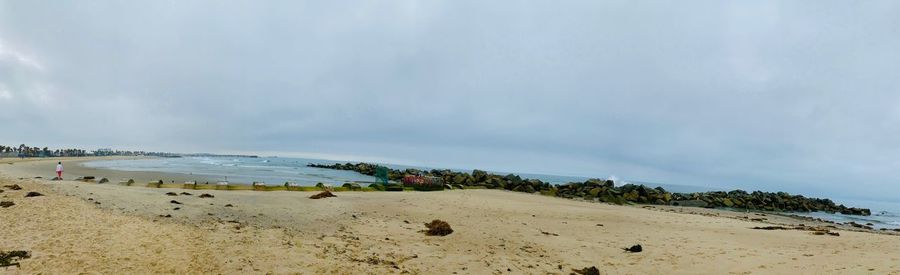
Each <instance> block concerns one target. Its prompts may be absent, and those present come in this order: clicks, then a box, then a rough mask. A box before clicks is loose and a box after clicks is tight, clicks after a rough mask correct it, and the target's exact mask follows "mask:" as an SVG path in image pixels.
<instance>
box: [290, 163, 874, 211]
mask: <svg viewBox="0 0 900 275" xmlns="http://www.w3.org/2000/svg"><path fill="white" fill-rule="evenodd" d="M307 166H309V167H316V168H324V169H335V170H347V171H356V172H358V173H361V174H364V175H369V176H373V175H375V167H376V166H375V165H372V164H368V163H356V164H353V163H345V164H341V163H337V164H330V165H325V164H309V165H307ZM405 176H429V177H438V178H441V179H443V182H444V183H445V188H446V187H451V188H455V189H462V188H464V187H476V188H488V189H505V190H510V191H516V192H524V193H536V192H540V193H541V194H543V195H548V196H557V197H563V198H569V199H576V198H577V199H584V200H589V201H599V202H607V203H614V204H626V203H639V204H657V205H678V206H690V207H708V208H713V207H727V208H736V209H749V210H764V211H778V212H812V211H824V212H828V213H842V214H846V215H861V216H869V215H871V211H870V210H869V209H865V208H855V207H846V206H844V205H836V204H835V203H834V202H832V201H831V200H829V199H819V198H807V197H804V196H801V195H791V194H788V193H784V192H777V193H772V192H762V191H755V192H752V193H748V192H746V191H743V190H734V191H730V192H724V191H718V192H701V193H671V192H668V191H666V190H665V189H663V188H662V187H656V188H650V187H646V186H644V185H634V184H625V185H622V186H618V187H617V186H615V182H613V181H612V180H601V179H590V180H587V181H584V182H571V183H567V184H562V185H557V184H550V183H547V182H543V181H541V180H538V179H523V178H521V177H519V176H518V175H513V174H509V175H505V176H501V175H495V174H491V173H488V172H485V171H481V170H474V171H472V173H465V172H458V171H452V170H446V169H445V170H436V169H433V170H430V171H422V170H418V169H405V170H398V169H388V178H389V179H390V180H392V181H399V180H400V179H402V178H403V177H405Z"/></svg>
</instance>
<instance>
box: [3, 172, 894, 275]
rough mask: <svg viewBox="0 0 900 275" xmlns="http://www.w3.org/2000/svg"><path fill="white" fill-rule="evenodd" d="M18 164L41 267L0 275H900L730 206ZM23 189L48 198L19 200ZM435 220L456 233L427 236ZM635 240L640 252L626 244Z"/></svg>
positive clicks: (23, 236) (24, 219)
mask: <svg viewBox="0 0 900 275" xmlns="http://www.w3.org/2000/svg"><path fill="white" fill-rule="evenodd" d="M35 163H36V165H39V164H40V163H37V162H35ZM21 164H22V163H17V164H15V165H6V164H4V165H3V166H4V167H2V168H0V174H2V176H3V177H4V179H2V180H0V182H2V184H0V185H7V184H19V185H20V186H22V187H23V189H22V190H17V191H13V190H9V189H8V188H3V190H4V192H3V193H0V200H2V201H13V202H14V203H15V205H14V206H12V207H9V208H0V221H2V222H0V250H28V251H31V252H32V254H33V257H32V258H30V259H26V260H23V261H21V267H19V268H16V267H10V268H6V269H3V268H0V273H12V274H18V273H22V274H35V273H49V274H56V273H104V274H108V273H114V274H122V273H177V274H199V273H205V274H206V273H259V274H263V273H275V274H290V273H301V274H310V273H329V274H361V273H370V274H384V273H411V274H452V273H454V272H455V273H458V274H569V273H570V272H571V271H572V269H575V268H579V269H580V268H584V267H589V266H596V267H598V268H599V269H600V271H601V273H603V274H822V273H834V274H900V236H893V235H886V234H873V233H866V232H853V231H847V230H837V232H839V233H840V236H837V237H835V236H828V235H825V236H819V235H814V234H812V233H811V232H809V231H799V230H777V231H763V230H753V229H750V228H751V227H755V226H765V225H769V224H766V223H761V222H754V221H748V220H742V219H740V216H743V214H736V213H733V212H724V211H716V210H706V209H703V210H702V211H700V210H698V209H690V208H677V207H675V208H669V207H653V208H650V209H645V208H642V207H632V206H613V205H605V204H598V203H588V202H582V201H574V200H564V199H559V198H551V197H544V196H540V195H529V194H522V193H514V192H505V191H498V190H464V191H443V192H428V193H423V192H402V193H388V192H367V193H361V192H338V193H336V194H337V197H336V198H326V199H320V200H311V199H308V198H307V197H309V196H310V195H312V193H310V192H254V191H199V190H197V191H195V190H183V189H165V188H163V189H153V188H143V187H123V186H117V185H108V184H104V185H99V184H90V183H77V182H70V181H65V182H50V181H44V180H34V179H25V180H18V179H15V178H17V177H22V176H24V175H26V174H27V173H28V171H27V170H28V169H24V170H22V169H21V168H16V167H24V165H21ZM17 169H19V170H17ZM29 191H36V192H40V193H43V194H45V196H41V197H34V198H25V197H24V194H25V193H26V192H29ZM167 192H175V193H177V194H180V193H181V192H188V193H191V195H190V196H188V195H178V196H169V195H166V193H167ZM201 193H209V194H211V195H213V196H214V198H199V197H198V195H200V194H201ZM172 200H175V201H177V202H179V203H180V204H173V203H172V202H171V201H172ZM98 203H99V204H98ZM227 204H230V205H231V207H226V206H225V205H227ZM176 207H177V208H179V209H178V210H174V209H175V208H176ZM679 212H682V213H679ZM691 212H692V213H698V214H688V213H691ZM166 215H170V216H171V217H168V218H167V217H165V216H166ZM769 218H771V219H769V220H766V221H767V222H775V223H791V222H794V223H796V222H802V221H796V220H791V219H787V218H783V217H780V218H776V217H769ZM432 219H442V220H445V221H447V222H449V223H450V225H451V226H452V227H453V229H454V231H455V232H454V233H452V234H450V235H448V236H445V237H439V236H426V235H425V234H423V233H422V232H420V231H421V230H423V229H425V227H424V226H423V223H425V222H428V221H431V220H432ZM634 244H641V245H642V246H643V248H644V251H643V252H641V253H626V252H624V251H623V250H622V248H623V247H627V246H631V245H634Z"/></svg>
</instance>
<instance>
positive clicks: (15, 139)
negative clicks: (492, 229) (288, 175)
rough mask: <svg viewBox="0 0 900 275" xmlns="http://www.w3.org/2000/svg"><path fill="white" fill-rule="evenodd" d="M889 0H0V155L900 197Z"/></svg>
mask: <svg viewBox="0 0 900 275" xmlns="http://www.w3.org/2000/svg"><path fill="white" fill-rule="evenodd" d="M898 14H900V2H897V1H827V0H826V1H633V0H623V1H614V0H610V1H457V0H454V1H405V0H397V1H264V2H259V1H8V0H0V125H2V129H3V130H2V134H0V144H5V145H18V144H20V143H27V144H33V145H40V146H50V147H52V148H63V147H79V148H86V149H94V148H106V147H111V148H116V149H131V150H152V151H169V152H212V153H251V154H262V155H279V156H301V157H321V158H330V159H341V160H359V161H374V162H386V163H396V164H410V165H423V166H431V167H447V168H464V169H471V168H482V169H488V170H493V171H510V172H530V173H546V174H558V175H573V176H589V177H606V176H609V175H615V176H617V177H619V178H625V179H631V180H639V181H647V182H660V183H670V184H685V185H700V186H711V187H721V188H742V189H745V190H756V189H762V190H767V191H776V190H784V191H788V192H796V193H803V194H811V195H831V196H840V197H849V198H867V199H898V198H900V50H898V49H900V16H897V15H898Z"/></svg>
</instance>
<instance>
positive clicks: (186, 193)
mask: <svg viewBox="0 0 900 275" xmlns="http://www.w3.org/2000/svg"><path fill="white" fill-rule="evenodd" d="M181 194H182V195H185V196H193V195H191V193H188V192H181Z"/></svg>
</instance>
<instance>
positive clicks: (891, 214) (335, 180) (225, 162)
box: [84, 157, 900, 229]
mask: <svg viewBox="0 0 900 275" xmlns="http://www.w3.org/2000/svg"><path fill="white" fill-rule="evenodd" d="M310 163H314V164H335V163H346V161H333V160H322V159H306V158H280V157H269V158H224V157H183V158H148V159H134V160H99V161H91V162H87V163H84V166H87V167H92V168H103V169H112V170H121V171H148V172H167V173H181V174H192V175H198V176H202V177H204V178H211V179H215V180H217V181H229V182H234V183H252V182H266V183H268V184H270V185H277V184H283V183H285V182H295V183H297V184H299V185H304V186H313V185H315V184H316V183H319V182H322V183H326V184H332V185H335V186H340V185H341V184H343V183H346V182H363V183H366V182H375V181H376V179H375V177H371V176H366V175H362V174H359V173H356V172H354V171H342V170H333V169H324V168H313V167H307V166H306V165H307V164H310ZM385 166H387V167H390V168H392V169H401V170H403V169H407V168H415V169H419V170H430V169H431V168H427V167H417V166H406V165H392V164H385ZM450 170H452V171H455V172H471V171H469V170H460V169H450ZM488 172H491V173H494V174H499V175H506V174H509V173H506V172H492V171H488ZM515 174H517V175H519V176H521V177H522V178H523V179H539V180H542V181H544V182H549V183H553V184H564V183H569V182H583V181H585V180H587V179H588V178H587V177H575V176H560V175H545V174H528V173H515ZM626 182H627V181H622V180H617V181H616V186H620V185H622V184H625V183H626ZM630 183H633V184H643V185H646V186H649V187H656V186H661V187H663V188H665V189H666V190H667V191H670V192H705V191H715V189H713V188H707V187H699V186H687V185H672V184H657V183H645V182H633V181H632V182H630ZM764 191H778V190H764ZM832 200H833V201H834V202H835V203H837V204H844V205H846V206H848V207H863V208H869V209H871V210H872V216H867V217H863V216H851V215H842V214H828V213H825V212H811V213H795V214H797V215H801V216H807V217H814V218H821V219H825V220H831V221H835V222H850V221H853V222H856V223H860V224H866V223H872V224H874V227H875V228H889V229H893V228H900V203H897V202H883V201H866V200H845V199H835V198H832Z"/></svg>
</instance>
